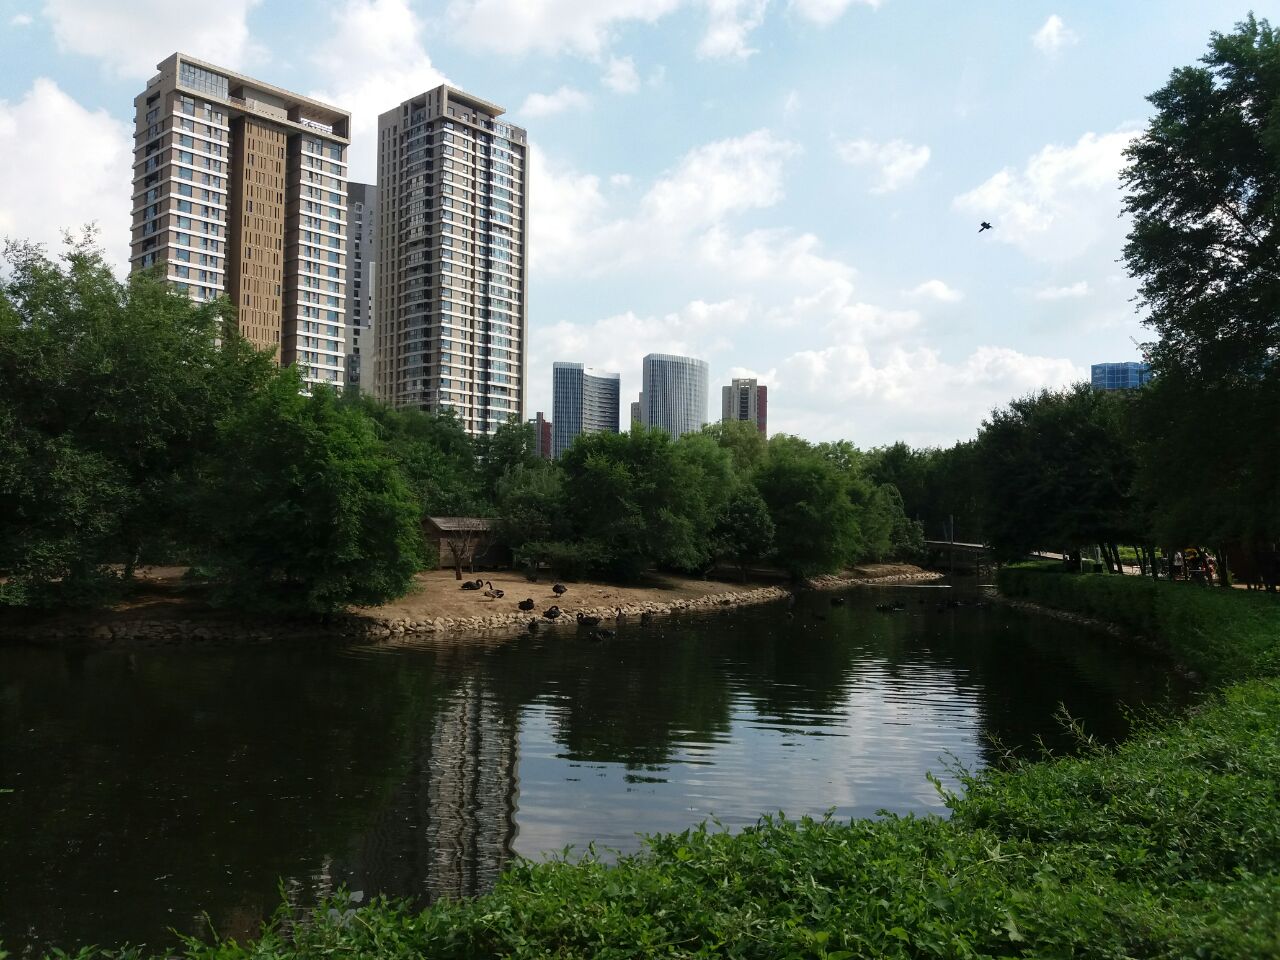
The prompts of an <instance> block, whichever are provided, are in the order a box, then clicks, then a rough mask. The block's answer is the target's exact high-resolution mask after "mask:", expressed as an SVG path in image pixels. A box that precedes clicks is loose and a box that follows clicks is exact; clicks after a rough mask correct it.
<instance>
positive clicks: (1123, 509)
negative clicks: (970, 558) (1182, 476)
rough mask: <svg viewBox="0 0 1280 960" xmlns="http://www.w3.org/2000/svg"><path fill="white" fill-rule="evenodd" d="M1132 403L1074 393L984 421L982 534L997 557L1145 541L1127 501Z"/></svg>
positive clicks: (1036, 400) (1047, 396)
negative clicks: (1128, 410)
mask: <svg viewBox="0 0 1280 960" xmlns="http://www.w3.org/2000/svg"><path fill="white" fill-rule="evenodd" d="M1130 401H1131V398H1130V397H1128V396H1127V395H1126V394H1125V393H1123V392H1104V391H1096V390H1093V389H1091V388H1090V387H1089V385H1088V384H1079V385H1077V386H1075V387H1072V388H1070V389H1067V390H1063V391H1060V392H1057V393H1054V392H1050V391H1043V392H1041V393H1039V394H1037V395H1035V396H1031V397H1024V398H1022V399H1019V400H1014V401H1013V402H1011V403H1010V404H1009V406H1008V407H1007V408H1006V409H1003V410H995V411H993V412H992V414H991V417H990V418H989V419H988V420H986V421H984V422H983V425H982V430H981V432H980V433H979V435H978V451H979V464H980V471H981V477H982V496H983V503H982V510H983V526H984V529H985V530H986V531H987V534H988V537H989V540H990V543H991V546H992V548H993V549H994V550H995V552H996V555H997V556H998V557H999V558H1001V559H1017V558H1019V557H1022V556H1025V555H1026V554H1027V553H1029V552H1031V551H1032V550H1035V549H1037V548H1054V549H1056V548H1058V547H1063V548H1065V549H1066V550H1067V551H1068V552H1074V551H1075V550H1076V549H1077V548H1078V547H1079V546H1080V545H1082V544H1087V543H1097V544H1104V545H1105V544H1115V543H1117V542H1118V543H1134V542H1138V540H1140V539H1144V538H1143V537H1142V531H1141V530H1139V529H1137V526H1136V518H1137V517H1138V515H1139V514H1138V511H1137V506H1136V503H1135V501H1134V498H1133V495H1132V490H1133V475H1134V470H1135V461H1134V452H1133V445H1132V442H1131V440H1130V437H1129V435H1128V433H1127V431H1126V408H1127V405H1128V404H1129V403H1130Z"/></svg>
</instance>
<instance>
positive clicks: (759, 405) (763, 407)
mask: <svg viewBox="0 0 1280 960" xmlns="http://www.w3.org/2000/svg"><path fill="white" fill-rule="evenodd" d="M720 419H721V420H725V421H728V420H745V421H747V422H748V423H754V424H755V425H756V428H757V429H758V430H759V431H760V432H761V433H763V434H765V435H766V436H767V435H768V433H769V426H768V424H769V388H768V387H761V386H759V385H757V383H756V381H755V380H739V379H735V380H733V381H732V382H731V383H730V384H729V385H728V386H727V387H721V388H720Z"/></svg>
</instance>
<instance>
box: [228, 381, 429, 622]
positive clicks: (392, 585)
mask: <svg viewBox="0 0 1280 960" xmlns="http://www.w3.org/2000/svg"><path fill="white" fill-rule="evenodd" d="M300 388H301V381H300V380H299V378H298V377H297V375H296V373H295V372H294V371H292V370H288V371H283V372H282V374H281V376H280V377H279V378H278V379H277V380H275V381H274V382H273V383H272V384H271V386H270V388H269V389H268V390H267V391H265V392H264V393H263V394H261V395H259V396H258V397H255V398H254V399H253V400H252V401H251V402H250V403H249V404H248V405H247V406H246V407H245V408H244V409H243V410H241V411H240V412H239V413H238V415H237V416H235V417H234V418H233V419H231V420H230V421H229V422H228V423H227V424H226V425H225V426H224V427H223V428H222V431H221V437H220V439H221V457H220V460H219V463H218V465H217V467H216V469H214V470H211V471H210V474H209V485H208V487H207V488H206V490H205V495H204V498H203V508H204V509H203V516H204V521H205V524H206V538H207V542H208V544H209V556H208V561H207V562H208V566H209V567H210V568H211V569H212V571H213V573H214V577H215V581H216V583H217V585H218V589H217V595H218V596H219V597H220V598H221V600H222V601H223V602H225V603H232V602H234V603H235V604H236V605H238V606H252V607H256V608H259V609H267V610H287V611H300V612H301V611H306V612H315V613H329V612H332V611H335V610H338V609H341V608H342V607H344V606H346V605H348V604H363V605H371V604H377V603H384V602H386V601H388V600H391V599H394V598H395V597H398V596H401V595H403V594H404V592H405V591H406V590H407V589H408V586H409V584H410V582H411V581H412V578H413V574H414V572H415V571H416V570H418V569H419V568H420V566H421V562H422V559H421V558H422V554H421V551H422V536H421V529H420V516H421V508H420V507H419V505H418V504H417V503H416V502H415V499H414V497H413V495H412V493H411V492H410V490H409V488H408V486H407V485H406V484H405V482H404V481H403V480H402V479H401V476H400V472H399V470H398V469H397V467H396V463H395V461H394V460H393V458H392V457H391V456H390V455H389V454H388V451H387V448H386V446H385V444H384V443H383V441H381V440H380V439H379V438H378V436H377V433H376V431H375V429H374V427H373V424H372V423H371V421H370V420H369V419H368V418H367V417H365V416H363V415H362V414H361V412H360V410H359V409H358V408H357V407H354V406H351V405H346V404H341V403H339V402H338V400H337V399H336V398H335V396H334V394H333V393H331V392H330V391H329V390H327V389H323V388H321V389H318V390H317V391H316V392H315V393H313V394H312V395H311V396H309V397H308V396H304V395H302V394H301V393H300Z"/></svg>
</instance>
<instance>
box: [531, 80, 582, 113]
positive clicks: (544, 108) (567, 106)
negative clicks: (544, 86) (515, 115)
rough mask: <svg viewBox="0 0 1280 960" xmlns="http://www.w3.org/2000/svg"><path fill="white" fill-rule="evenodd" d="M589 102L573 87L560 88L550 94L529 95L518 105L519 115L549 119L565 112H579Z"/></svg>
mask: <svg viewBox="0 0 1280 960" xmlns="http://www.w3.org/2000/svg"><path fill="white" fill-rule="evenodd" d="M590 102H591V98H590V97H588V96H587V95H586V94H585V93H583V92H582V91H581V90H575V89H573V87H560V88H559V89H557V90H554V91H552V92H551V93H531V94H529V96H527V97H525V99H524V103H522V104H521V105H520V111H519V112H520V114H521V116H525V117H550V116H553V115H554V114H557V113H564V112H565V111H566V110H581V109H583V108H584V107H586V106H587V104H589V103H590Z"/></svg>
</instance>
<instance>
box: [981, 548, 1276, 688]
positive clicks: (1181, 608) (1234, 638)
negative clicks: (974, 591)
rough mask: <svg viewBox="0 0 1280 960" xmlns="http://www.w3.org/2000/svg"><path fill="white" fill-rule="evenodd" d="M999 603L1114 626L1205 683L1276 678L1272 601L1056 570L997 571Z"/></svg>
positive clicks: (1040, 566)
mask: <svg viewBox="0 0 1280 960" xmlns="http://www.w3.org/2000/svg"><path fill="white" fill-rule="evenodd" d="M998 583H999V586H1000V592H1001V593H1003V594H1004V595H1005V596H1008V597H1014V598H1017V599H1022V600H1030V601H1032V602H1034V603H1040V604H1044V605H1045V606H1049V607H1056V608H1057V609H1059V610H1070V611H1073V612H1075V613H1081V614H1084V615H1086V616H1089V617H1096V618H1097V619H1099V620H1105V621H1108V622H1110V623H1114V624H1117V625H1119V626H1121V627H1123V628H1125V629H1126V630H1130V631H1132V632H1133V633H1134V634H1135V635H1137V636H1142V637H1146V638H1149V639H1151V640H1154V641H1156V642H1158V643H1159V644H1160V645H1162V646H1164V647H1165V648H1166V649H1167V650H1168V651H1169V653H1170V654H1171V655H1172V656H1173V657H1174V659H1176V660H1177V661H1179V662H1180V663H1182V664H1184V665H1185V666H1187V667H1189V668H1190V669H1192V670H1195V671H1197V672H1198V673H1199V674H1200V675H1201V676H1202V677H1204V678H1205V679H1207V680H1209V681H1210V682H1212V683H1229V682H1232V681H1236V680H1244V679H1249V678H1252V677H1270V676H1277V675H1280V602H1277V598H1276V597H1274V596H1270V595H1267V594H1261V593H1249V592H1242V591H1239V590H1222V589H1218V588H1214V587H1201V586H1196V585H1193V584H1189V583H1181V582H1179V583H1170V582H1168V581H1164V580H1161V581H1159V582H1156V581H1154V580H1151V579H1148V578H1145V577H1121V576H1114V575H1111V574H1081V575H1079V576H1072V575H1068V574H1064V573H1062V572H1061V571H1060V567H1059V565H1058V564H1056V563H1028V564H1017V565H1014V566H1011V567H1005V568H1004V569H1002V570H1001V571H1000V572H999V574H998Z"/></svg>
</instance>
